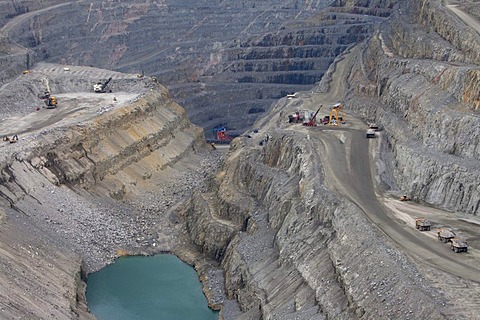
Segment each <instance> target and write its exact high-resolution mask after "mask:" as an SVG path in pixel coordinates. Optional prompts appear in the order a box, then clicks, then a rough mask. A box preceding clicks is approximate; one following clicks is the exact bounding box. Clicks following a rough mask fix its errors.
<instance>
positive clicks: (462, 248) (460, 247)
mask: <svg viewBox="0 0 480 320" xmlns="http://www.w3.org/2000/svg"><path fill="white" fill-rule="evenodd" d="M450 242H451V244H450V248H451V249H452V250H453V251H455V252H456V253H458V252H467V251H468V244H467V241H466V240H464V239H461V238H452V239H451V240H450Z"/></svg>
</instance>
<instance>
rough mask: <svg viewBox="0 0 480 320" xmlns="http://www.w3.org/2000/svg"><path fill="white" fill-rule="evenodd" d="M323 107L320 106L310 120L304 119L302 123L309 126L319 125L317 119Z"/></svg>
mask: <svg viewBox="0 0 480 320" xmlns="http://www.w3.org/2000/svg"><path fill="white" fill-rule="evenodd" d="M321 108H322V106H320V107H319V108H318V109H317V112H315V114H314V115H313V116H312V118H311V119H310V120H308V121H307V119H305V120H303V123H302V125H304V126H307V127H314V126H316V125H317V123H316V121H315V119H317V114H318V111H320V109H321Z"/></svg>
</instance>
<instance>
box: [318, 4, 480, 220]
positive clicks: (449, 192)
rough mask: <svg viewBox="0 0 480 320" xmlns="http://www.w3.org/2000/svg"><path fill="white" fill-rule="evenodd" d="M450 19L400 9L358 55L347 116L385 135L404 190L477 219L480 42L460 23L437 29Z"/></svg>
mask: <svg viewBox="0 0 480 320" xmlns="http://www.w3.org/2000/svg"><path fill="white" fill-rule="evenodd" d="M432 10H435V14H432V12H433V11H432ZM419 12H420V15H419ZM427 12H430V13H428V14H427ZM447 14H449V15H451V14H452V13H451V12H449V9H448V8H446V7H443V6H441V5H440V3H439V2H437V1H426V2H425V3H423V5H422V6H421V7H419V3H417V2H415V3H410V2H408V1H406V2H403V3H402V4H401V5H400V6H399V7H398V9H397V10H396V11H395V13H394V15H393V17H392V22H391V23H390V24H389V25H386V26H385V28H380V30H379V32H378V33H376V35H375V36H374V37H373V38H372V39H370V40H369V41H368V42H367V43H366V45H365V46H359V47H357V49H356V51H355V52H356V54H357V55H358V58H357V59H355V62H353V63H352V66H351V68H352V71H351V72H350V75H349V78H348V83H349V85H350V88H351V89H352V90H351V91H350V93H349V95H347V97H346V99H347V101H348V102H347V108H348V109H350V110H352V111H353V112H355V113H356V114H357V115H360V116H362V117H363V118H364V119H366V120H368V121H375V122H377V123H380V124H381V125H382V127H383V128H384V129H385V132H386V133H387V136H388V144H389V146H390V148H391V151H392V152H393V156H394V159H395V160H394V164H393V171H394V175H395V178H396V180H397V183H398V187H399V188H400V189H401V190H403V191H405V192H408V193H410V194H412V195H414V198H415V199H416V200H419V201H425V202H428V203H431V204H434V205H438V206H442V207H444V208H446V209H449V210H453V211H455V210H458V211H462V212H468V213H472V214H474V215H476V214H478V213H479V210H480V209H479V207H480V194H479V190H478V181H479V178H480V176H479V174H480V162H479V159H480V147H479V141H480V139H479V136H480V131H479V128H480V117H479V116H478V110H479V100H478V83H479V82H478V80H477V79H478V74H479V67H478V58H477V57H476V53H475V52H478V50H477V49H473V48H477V47H478V46H479V44H480V39H479V37H478V35H477V34H475V33H473V32H472V31H471V30H469V29H468V28H465V27H464V23H463V22H461V21H459V20H458V19H452V18H450V19H446V20H442V21H446V22H445V23H440V22H439V21H440V20H438V19H441V17H445V16H446V15H447ZM417 22H418V24H416V23H417ZM420 23H421V24H422V25H425V26H426V27H422V26H421V25H420ZM360 57H364V58H360ZM325 80H326V79H325ZM324 86H325V83H323V84H321V85H320V86H319V88H318V89H319V90H323V89H322V87H324Z"/></svg>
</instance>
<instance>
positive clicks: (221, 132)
mask: <svg viewBox="0 0 480 320" xmlns="http://www.w3.org/2000/svg"><path fill="white" fill-rule="evenodd" d="M213 133H214V134H215V136H216V140H217V141H232V137H230V136H229V135H228V134H227V129H226V128H225V127H221V128H215V129H213Z"/></svg>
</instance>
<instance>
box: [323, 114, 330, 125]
mask: <svg viewBox="0 0 480 320" xmlns="http://www.w3.org/2000/svg"><path fill="white" fill-rule="evenodd" d="M329 122H330V116H325V117H323V119H322V124H323V125H327V124H328V123H329Z"/></svg>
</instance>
